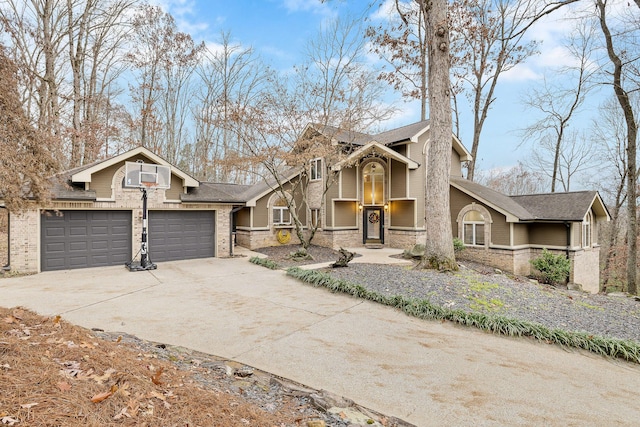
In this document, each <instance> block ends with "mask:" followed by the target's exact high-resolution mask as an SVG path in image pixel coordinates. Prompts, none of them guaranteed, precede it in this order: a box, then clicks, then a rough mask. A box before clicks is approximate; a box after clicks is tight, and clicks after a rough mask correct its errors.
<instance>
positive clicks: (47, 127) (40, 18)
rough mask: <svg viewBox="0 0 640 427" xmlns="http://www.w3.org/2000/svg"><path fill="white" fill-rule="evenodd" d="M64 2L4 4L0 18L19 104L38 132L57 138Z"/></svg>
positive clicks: (10, 0) (12, 1)
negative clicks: (18, 88) (15, 69)
mask: <svg viewBox="0 0 640 427" xmlns="http://www.w3.org/2000/svg"><path fill="white" fill-rule="evenodd" d="M63 1H64V0H28V1H21V0H7V1H5V2H2V3H0V18H1V20H2V25H3V28H4V30H5V31H6V33H7V34H8V35H9V37H10V40H11V45H10V46H9V51H8V55H10V57H12V58H14V59H15V61H16V64H17V66H18V69H19V75H18V81H19V84H20V85H21V87H23V88H24V94H23V103H24V104H25V105H26V108H27V114H28V116H29V117H33V118H35V119H36V121H37V125H38V128H39V129H41V130H44V131H46V132H47V133H49V134H50V135H57V136H60V135H61V112H62V110H63V106H61V99H62V98H61V96H60V91H59V88H60V85H61V83H62V78H63V68H62V67H63V62H62V61H61V58H62V56H63V52H64V50H65V48H66V44H65V43H66V25H67V8H66V7H64V3H63Z"/></svg>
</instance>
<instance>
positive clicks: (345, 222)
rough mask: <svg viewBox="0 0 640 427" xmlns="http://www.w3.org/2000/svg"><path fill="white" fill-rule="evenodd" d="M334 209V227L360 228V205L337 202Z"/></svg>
mask: <svg viewBox="0 0 640 427" xmlns="http://www.w3.org/2000/svg"><path fill="white" fill-rule="evenodd" d="M334 209H335V215H334V216H335V221H336V222H335V225H334V227H357V226H358V203H356V202H341V201H335V202H334Z"/></svg>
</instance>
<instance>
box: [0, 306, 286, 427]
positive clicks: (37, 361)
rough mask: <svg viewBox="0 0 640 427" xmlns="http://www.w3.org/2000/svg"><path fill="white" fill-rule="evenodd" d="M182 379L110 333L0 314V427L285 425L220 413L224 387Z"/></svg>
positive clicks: (241, 411)
mask: <svg viewBox="0 0 640 427" xmlns="http://www.w3.org/2000/svg"><path fill="white" fill-rule="evenodd" d="M116 337H117V339H116ZM116 341H117V342H116ZM163 351H164V350H163ZM151 362H152V363H153V365H152V364H151ZM199 365H200V364H199V363H194V364H193V367H194V368H196V367H197V368H198V373H199V374H201V373H202V372H205V371H207V369H206V368H202V367H199ZM190 375H191V374H190V373H188V372H186V371H182V370H180V369H177V368H176V366H175V365H171V364H169V363H168V362H166V361H165V360H160V357H159V354H158V353H156V349H155V346H153V345H149V346H145V347H134V346H133V345H131V344H130V343H129V340H128V339H127V340H123V338H122V336H118V335H117V334H116V335H114V336H113V337H112V338H109V339H107V340H104V339H101V338H98V337H96V335H95V334H92V333H89V331H87V330H86V329H83V328H79V327H77V326H75V325H72V324H68V323H66V322H64V320H63V319H61V318H60V317H59V316H55V317H53V316H52V317H42V316H39V315H37V314H35V313H33V312H30V311H28V310H22V309H18V310H16V309H13V310H12V309H6V308H2V307H0V427H5V426H13V427H21V426H31V425H33V426H37V425H64V426H68V427H80V426H84V425H110V424H112V423H113V424H116V423H118V424H120V423H122V424H123V425H124V424H126V425H129V424H132V425H138V424H139V425H142V424H149V420H151V419H152V417H153V419H156V418H157V419H162V420H163V425H186V424H188V425H212V419H213V418H215V420H216V422H217V423H219V425H235V424H234V422H236V421H237V420H238V419H240V418H243V419H246V420H249V421H250V422H251V425H280V422H282V420H285V419H287V420H288V419H289V418H288V417H289V415H284V416H283V415H282V414H278V415H275V414H268V413H264V412H262V411H261V410H260V408H258V407H251V408H248V407H246V403H243V404H240V405H237V404H235V405H234V406H232V407H231V408H232V410H231V411H228V408H230V406H229V403H228V402H229V399H231V398H232V397H231V396H230V395H229V394H228V393H226V392H219V390H224V388H223V387H224V385H218V386H217V387H218V389H217V391H216V392H214V393H212V392H210V391H207V390H203V389H201V388H200V387H199V386H195V384H196V382H195V381H194V380H193V379H192V378H191V377H190ZM224 378H227V377H226V376H225V377H224ZM243 405H245V406H243ZM10 408H11V410H9V409H10ZM225 408H226V409H227V412H225ZM78 413H82V414H83V415H82V416H80V417H78V416H77V414H78ZM291 419H293V418H291ZM276 421H279V422H276Z"/></svg>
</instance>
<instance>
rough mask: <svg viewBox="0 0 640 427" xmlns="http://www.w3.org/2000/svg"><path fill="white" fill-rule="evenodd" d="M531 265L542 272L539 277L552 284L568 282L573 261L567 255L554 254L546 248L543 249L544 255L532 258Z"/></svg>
mask: <svg viewBox="0 0 640 427" xmlns="http://www.w3.org/2000/svg"><path fill="white" fill-rule="evenodd" d="M531 265H533V268H535V269H536V270H537V271H538V272H539V273H540V274H539V279H540V280H541V281H542V282H544V283H548V284H550V285H562V284H564V283H566V281H567V279H569V273H570V272H571V261H570V260H569V259H568V258H567V257H566V256H565V255H561V254H558V255H554V254H553V253H551V252H549V251H548V250H547V249H546V248H544V249H542V255H540V256H539V257H537V258H535V259H532V260H531Z"/></svg>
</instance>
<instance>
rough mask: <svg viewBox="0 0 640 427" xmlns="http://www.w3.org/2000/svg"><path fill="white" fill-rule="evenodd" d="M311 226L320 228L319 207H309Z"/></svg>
mask: <svg viewBox="0 0 640 427" xmlns="http://www.w3.org/2000/svg"><path fill="white" fill-rule="evenodd" d="M311 226H312V227H315V228H322V221H321V218H320V209H311Z"/></svg>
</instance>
